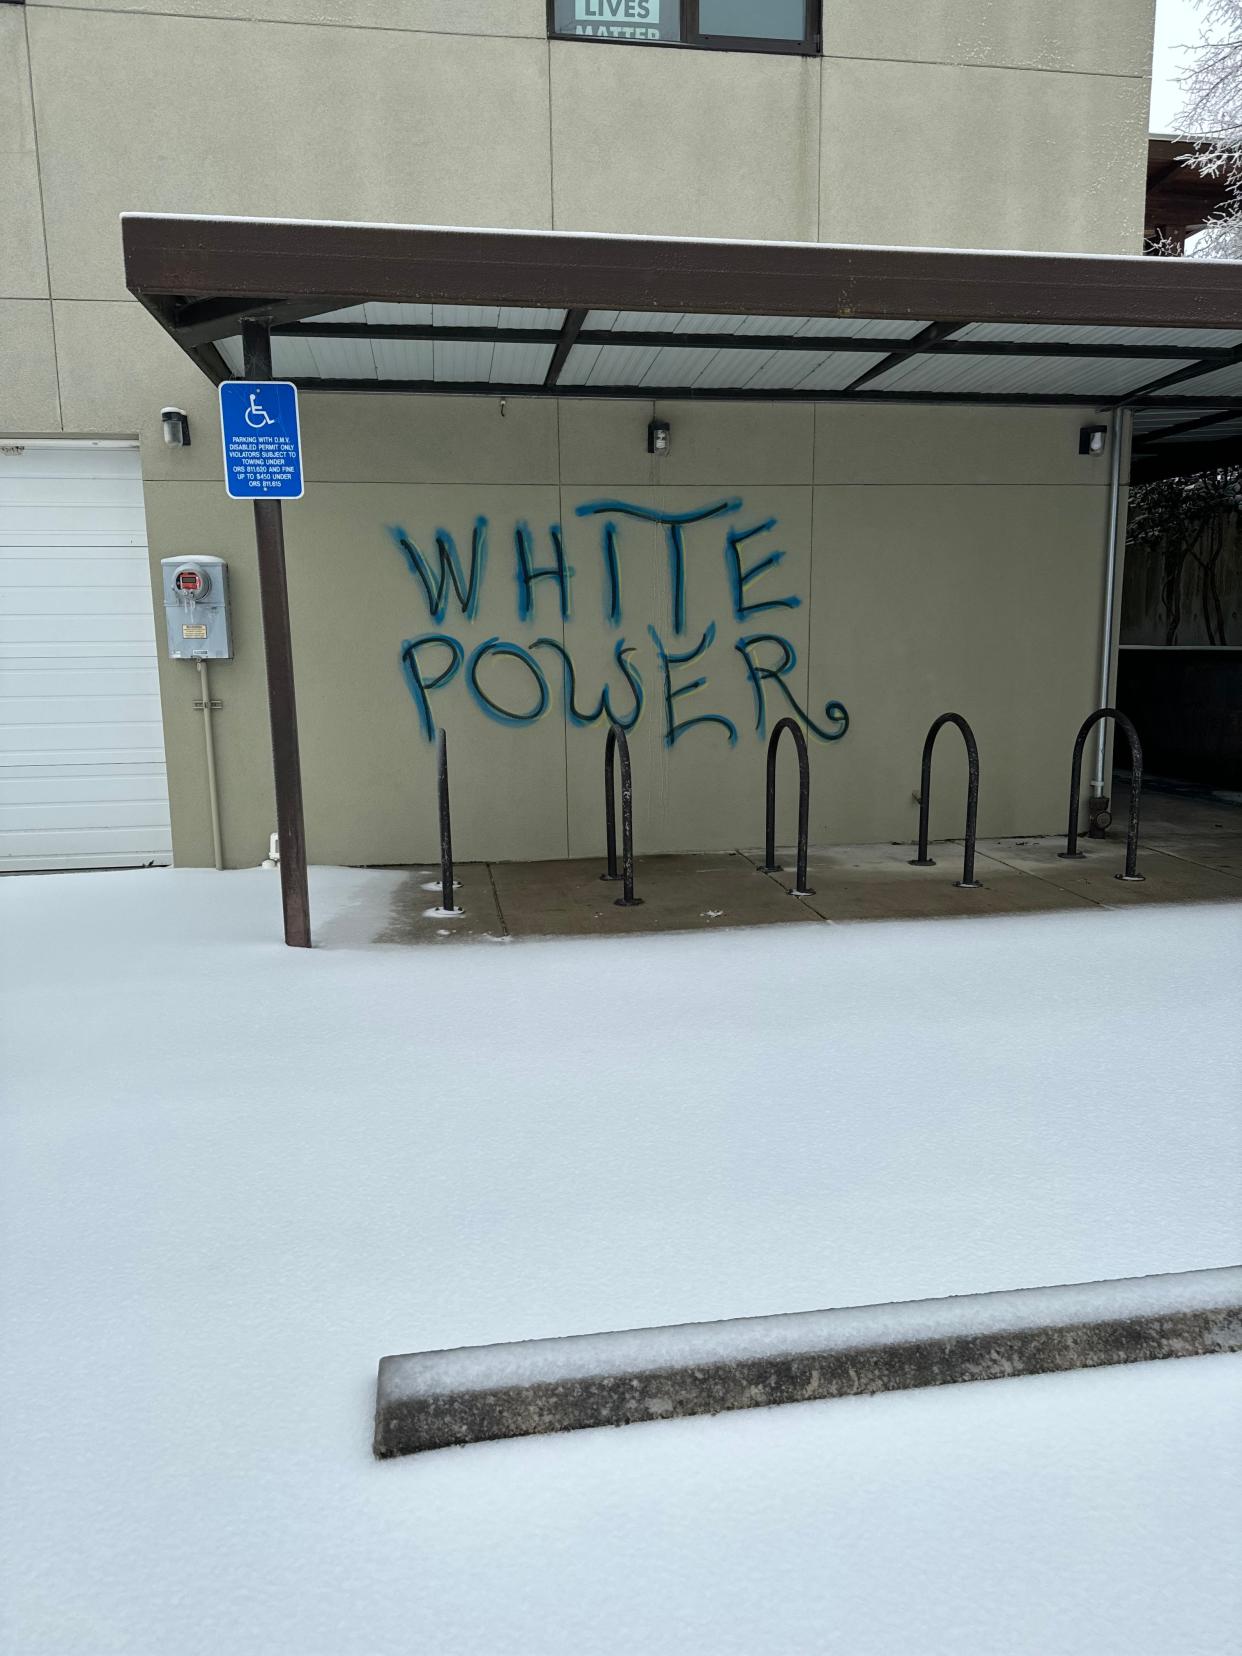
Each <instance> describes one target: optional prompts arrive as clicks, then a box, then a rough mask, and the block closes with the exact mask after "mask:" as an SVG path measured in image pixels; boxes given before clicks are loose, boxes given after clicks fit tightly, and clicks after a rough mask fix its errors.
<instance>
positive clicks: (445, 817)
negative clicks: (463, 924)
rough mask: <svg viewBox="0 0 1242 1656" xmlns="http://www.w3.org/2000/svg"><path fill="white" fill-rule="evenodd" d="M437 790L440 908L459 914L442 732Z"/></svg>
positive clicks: (445, 737) (442, 734)
mask: <svg viewBox="0 0 1242 1656" xmlns="http://www.w3.org/2000/svg"><path fill="white" fill-rule="evenodd" d="M436 788H437V792H438V793H439V796H440V906H441V907H442V908H443V910H444V912H445V913H446V914H458V913H460V910H459V909H458V907H457V904H456V903H455V902H454V901H453V887H454V885H455V884H456V881H455V880H454V879H453V825H452V822H451V821H450V818H449V780H448V732H447V731H446V730H442V731H441V732H440V741H439V746H438V749H437V752H436Z"/></svg>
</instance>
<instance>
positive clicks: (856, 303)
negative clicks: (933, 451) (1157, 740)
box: [122, 214, 1242, 470]
mask: <svg viewBox="0 0 1242 1656" xmlns="http://www.w3.org/2000/svg"><path fill="white" fill-rule="evenodd" d="M122 232H123V239H124V248H125V269H126V280H127V282H128V285H129V288H130V290H131V292H133V293H134V294H135V295H136V296H137V297H138V298H139V299H140V300H141V301H142V302H143V304H145V305H146V306H147V308H148V309H149V310H150V311H151V312H152V313H153V314H154V315H155V316H156V317H157V318H158V320H159V321H160V323H161V324H162V325H163V326H164V327H165V328H166V329H167V330H168V332H169V333H170V334H171V335H172V336H173V338H174V339H176V340H177V341H178V343H179V344H181V345H182V347H183V348H184V349H185V350H187V351H188V352H189V353H190V354H191V355H192V356H194V358H195V359H196V361H197V362H198V363H199V365H200V366H201V367H202V368H203V370H204V371H205V372H206V373H208V374H209V375H210V376H211V377H212V378H213V379H215V380H220V379H224V378H227V377H228V376H230V375H235V374H239V373H241V371H242V345H241V323H242V319H243V318H245V317H253V318H259V319H262V320H264V321H266V322H267V323H268V324H269V325H270V327H271V334H272V354H273V366H272V371H273V373H274V374H275V375H276V376H278V377H280V378H285V379H291V380H293V381H294V382H295V383H296V384H297V385H298V386H299V387H301V388H302V389H304V390H307V391H321V390H322V391H337V392H376V391H383V392H386V393H388V392H415V393H419V394H422V395H446V394H454V395H488V396H556V397H639V398H643V399H646V400H653V399H661V400H664V399H713V400H733V401H736V400H745V401H764V402H782V401H797V402H843V401H844V402H893V403H895V402H901V403H933V404H938V403H967V404H976V405H977V404H993V405H999V406H1010V407H1012V406H1041V405H1053V406H1055V405H1065V404H1069V405H1078V406H1092V407H1096V408H1100V409H1113V408H1117V407H1126V408H1130V409H1133V410H1135V411H1136V412H1137V421H1136V444H1137V446H1136V453H1135V457H1136V464H1137V465H1138V466H1139V467H1140V468H1141V467H1143V466H1144V465H1148V466H1152V467H1155V468H1158V469H1160V470H1168V469H1177V470H1183V469H1190V468H1189V466H1188V465H1187V462H1188V461H1194V462H1196V463H1199V464H1211V463H1213V458H1208V459H1200V456H1201V455H1203V454H1204V453H1210V455H1211V456H1213V457H1215V458H1216V459H1219V458H1221V457H1223V456H1224V454H1225V452H1226V450H1228V449H1230V448H1231V447H1232V446H1233V445H1234V444H1235V443H1236V440H1237V437H1238V435H1239V433H1240V432H1242V264H1234V263H1225V262H1207V261H1202V262H1200V261H1188V260H1178V259H1151V258H1140V257H1114V256H1099V255H1066V254H1042V253H1005V252H956V251H947V250H940V249H928V248H879V247H854V246H832V245H826V244H819V243H808V242H753V241H751V242H747V241H693V240H688V239H687V240H683V239H677V238H667V239H656V238H651V237H626V236H610V235H586V234H576V233H572V232H565V231H512V230H474V229H437V228H428V227H423V226H403V225H364V224H346V223H332V222H317V221H306V220H265V219H244V218H201V217H194V216H180V215H176V216H168V217H158V216H153V215H146V214H132V215H125V217H124V219H123V222H122ZM1170 463H1171V464H1170Z"/></svg>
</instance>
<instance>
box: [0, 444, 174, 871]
mask: <svg viewBox="0 0 1242 1656" xmlns="http://www.w3.org/2000/svg"><path fill="white" fill-rule="evenodd" d="M171 861H172V836H171V834H170V831H169V825H168V785H167V781H166V778H165V774H164V731H163V725H162V723H161V721H160V697H159V678H158V670H157V665H156V654H155V622H154V617H153V612H152V607H151V581H150V576H149V574H148V572H147V534H146V523H145V521H144V519H143V511H142V480H141V476H140V473H139V466H138V450H137V448H136V447H134V446H123V445H118V444H112V445H107V444H86V443H67V442H66V443H61V442H43V443H28V444H22V443H21V442H20V439H12V440H9V441H7V442H6V441H5V440H4V439H3V438H0V869H19V868H132V867H136V866H141V865H143V864H146V863H170V862H171Z"/></svg>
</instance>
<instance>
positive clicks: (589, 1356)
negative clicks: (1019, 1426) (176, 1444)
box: [374, 1266, 1242, 1459]
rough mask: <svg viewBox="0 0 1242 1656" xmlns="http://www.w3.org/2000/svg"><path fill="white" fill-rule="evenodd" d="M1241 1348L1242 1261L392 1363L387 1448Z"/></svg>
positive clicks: (381, 1400) (388, 1361) (382, 1437)
mask: <svg viewBox="0 0 1242 1656" xmlns="http://www.w3.org/2000/svg"><path fill="white" fill-rule="evenodd" d="M1240 1350H1242V1266H1232V1267H1228V1268H1226V1269H1223V1270H1214V1271H1183V1272H1179V1273H1177V1274H1174V1275H1170V1276H1153V1277H1129V1278H1125V1279H1123V1280H1120V1281H1115V1282H1088V1283H1080V1284H1075V1285H1072V1286H1068V1287H1063V1288H1022V1289H1015V1290H1013V1291H1011V1292H1008V1293H998V1294H968V1295H962V1296H960V1297H957V1298H953V1299H933V1300H910V1301H907V1302H905V1303H902V1304H896V1305H867V1306H859V1307H855V1308H849V1309H844V1310H839V1311H805V1312H793V1313H790V1314H788V1315H785V1316H775V1317H747V1318H742V1319H739V1320H737V1321H731V1322H714V1323H686V1324H683V1325H682V1326H680V1327H672V1328H639V1329H632V1330H629V1331H627V1332H624V1333H617V1334H581V1335H574V1336H571V1337H569V1338H567V1339H559V1340H522V1341H519V1342H517V1343H515V1344H512V1345H491V1346H466V1347H462V1348H461V1349H459V1350H456V1351H427V1352H417V1353H415V1354H414V1355H412V1356H408V1357H384V1358H382V1359H381V1360H380V1366H379V1385H378V1390H377V1397H376V1413H375V1444H374V1448H375V1454H376V1455H377V1456H378V1457H380V1458H381V1459H387V1458H388V1457H390V1456H393V1455H411V1454H416V1453H418V1452H419V1451H420V1450H424V1449H443V1448H447V1447H449V1446H450V1445H452V1444H460V1443H474V1442H480V1441H483V1440H486V1439H489V1438H509V1437H525V1436H528V1435H531V1434H534V1433H541V1432H568V1431H574V1430H576V1429H578V1428H580V1427H585V1426H626V1425H632V1424H634V1423H636V1422H639V1421H645V1420H668V1419H672V1418H675V1417H677V1416H679V1415H696V1414H720V1413H722V1412H723V1411H725V1410H727V1409H751V1408H762V1407H765V1406H767V1405H770V1404H775V1403H805V1402H809V1401H811V1400H812V1399H815V1398H827V1397H855V1396H858V1395H860V1394H866V1393H874V1392H886V1391H904V1390H907V1389H908V1388H910V1387H914V1386H947V1385H953V1384H955V1383H957V1382H959V1381H964V1380H1000V1379H1006V1378H1010V1377H1012V1376H1015V1375H1021V1374H1048V1373H1054V1372H1057V1371H1059V1370H1064V1369H1077V1368H1099V1367H1102V1366H1104V1365H1107V1364H1114V1363H1143V1362H1150V1361H1151V1360H1153V1359H1155V1358H1161V1357H1198V1356H1203V1355H1206V1354H1208V1353H1213V1352H1228V1351H1240Z"/></svg>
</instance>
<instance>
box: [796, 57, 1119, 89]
mask: <svg viewBox="0 0 1242 1656" xmlns="http://www.w3.org/2000/svg"><path fill="white" fill-rule="evenodd" d="M823 59H824V62H825V63H827V62H828V61H829V60H830V59H831V60H832V61H833V62H834V63H904V64H909V65H910V66H911V67H913V68H919V69H985V70H989V69H990V70H992V71H994V72H997V73H1000V74H1007V75H1010V74H1018V75H1083V76H1087V77H1088V78H1090V79H1093V80H1119V81H1138V82H1143V83H1146V82H1148V81H1150V80H1151V71H1150V70H1142V71H1137V72H1135V73H1128V72H1127V71H1125V70H1121V69H1061V68H1057V69H1053V68H1049V67H1047V66H1046V65H1044V64H1041V63H961V62H959V61H957V60H956V59H954V58H904V57H881V56H879V55H876V56H869V55H867V54H860V53H857V52H825V53H824V55H823Z"/></svg>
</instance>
